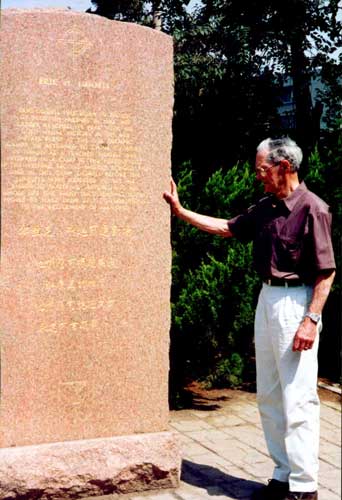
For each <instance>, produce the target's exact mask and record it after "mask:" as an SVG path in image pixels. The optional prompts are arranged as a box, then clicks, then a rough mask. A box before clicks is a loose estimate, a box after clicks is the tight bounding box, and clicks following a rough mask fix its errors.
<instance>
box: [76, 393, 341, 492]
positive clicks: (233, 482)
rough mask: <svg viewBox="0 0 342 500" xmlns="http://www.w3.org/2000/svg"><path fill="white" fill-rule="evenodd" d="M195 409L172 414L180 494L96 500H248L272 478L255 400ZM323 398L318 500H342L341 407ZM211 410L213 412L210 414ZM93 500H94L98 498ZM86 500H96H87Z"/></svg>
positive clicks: (242, 397)
mask: <svg viewBox="0 0 342 500" xmlns="http://www.w3.org/2000/svg"><path fill="white" fill-rule="evenodd" d="M224 394H225V397H222V396H221V397H220V398H218V400H215V401H214V402H215V404H214V405H213V401H212V400H209V401H208V400H207V401H205V400H201V401H200V403H198V402H197V404H196V405H194V406H195V408H196V409H191V410H181V411H173V412H171V414H170V427H171V429H173V430H174V431H175V432H176V433H177V434H178V435H179V439H180V443H181V447H182V456H183V464H182V475H181V483H180V486H179V488H177V489H175V490H163V491H160V490H159V491H155V492H153V491H148V492H143V493H131V494H127V495H106V496H102V497H97V500H116V499H121V500H209V499H211V500H221V499H222V500H223V499H224V500H248V499H250V498H251V495H252V493H253V492H254V491H255V490H257V489H258V488H260V487H262V485H263V484H264V483H265V482H267V479H268V478H270V477H271V476H272V470H273V463H272V461H271V459H270V458H269V456H268V452H267V449H266V445H265V442H264V438H263V433H262V430H261V425H260V419H259V415H258V411H257V406H256V400H255V394H252V393H247V392H243V391H232V390H226V391H224ZM320 396H321V446H320V477H319V500H340V499H341V404H340V401H339V397H338V395H336V397H332V396H331V395H329V394H328V391H326V390H320ZM207 406H208V407H210V408H213V409H211V410H207ZM93 498H94V497H93ZM86 500H92V499H91V498H88V499H86Z"/></svg>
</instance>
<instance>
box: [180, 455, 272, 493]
mask: <svg viewBox="0 0 342 500" xmlns="http://www.w3.org/2000/svg"><path fill="white" fill-rule="evenodd" d="M181 480H182V481H184V482H185V483H187V484H191V485H192V486H196V487H197V488H203V489H205V490H206V491H207V493H208V495H210V496H216V495H217V496H218V495H228V497H229V498H236V499H240V498H241V499H242V498H250V496H251V495H252V493H254V492H255V491H257V490H259V489H260V488H261V487H262V486H263V485H262V484H261V483H259V482H257V481H250V480H247V479H242V478H240V477H236V476H231V475H230V474H226V473H224V472H222V471H220V470H219V469H217V468H216V467H212V466H209V465H204V464H197V463H194V462H191V461H190V460H183V463H182V475H181Z"/></svg>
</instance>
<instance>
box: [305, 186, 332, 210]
mask: <svg viewBox="0 0 342 500" xmlns="http://www.w3.org/2000/svg"><path fill="white" fill-rule="evenodd" d="M302 202H303V204H304V205H306V206H307V207H308V208H309V209H310V210H312V211H314V212H323V213H329V212H330V207H329V205H328V204H327V203H326V202H325V201H324V200H322V198H320V197H319V196H318V195H317V194H316V193H314V192H313V191H310V189H306V190H305V191H304V192H303V198H302Z"/></svg>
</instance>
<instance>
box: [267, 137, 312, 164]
mask: <svg viewBox="0 0 342 500" xmlns="http://www.w3.org/2000/svg"><path fill="white" fill-rule="evenodd" d="M261 151H265V152H266V153H268V156H267V160H268V161H271V162H272V163H278V162H279V161H280V160H287V161H288V162H289V163H290V164H291V171H292V172H297V171H298V170H299V167H300V164H301V162H302V160H303V152H302V150H301V149H300V147H299V146H297V144H296V143H295V141H293V140H292V139H290V137H281V138H280V139H270V138H268V139H265V140H264V141H262V142H261V143H260V144H259V146H258V147H257V153H259V152H261Z"/></svg>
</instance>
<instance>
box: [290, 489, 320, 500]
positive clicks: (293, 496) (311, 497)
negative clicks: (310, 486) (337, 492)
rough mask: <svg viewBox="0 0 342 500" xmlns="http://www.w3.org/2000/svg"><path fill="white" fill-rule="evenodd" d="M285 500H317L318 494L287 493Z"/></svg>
mask: <svg viewBox="0 0 342 500" xmlns="http://www.w3.org/2000/svg"><path fill="white" fill-rule="evenodd" d="M285 500H318V493H317V491H313V492H312V493H303V492H300V491H289V493H288V495H287V497H286V498H285Z"/></svg>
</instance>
